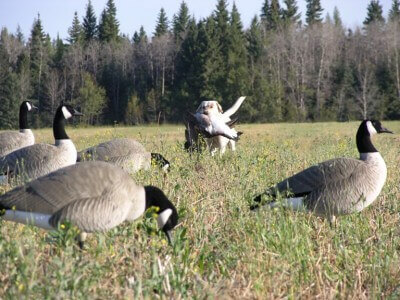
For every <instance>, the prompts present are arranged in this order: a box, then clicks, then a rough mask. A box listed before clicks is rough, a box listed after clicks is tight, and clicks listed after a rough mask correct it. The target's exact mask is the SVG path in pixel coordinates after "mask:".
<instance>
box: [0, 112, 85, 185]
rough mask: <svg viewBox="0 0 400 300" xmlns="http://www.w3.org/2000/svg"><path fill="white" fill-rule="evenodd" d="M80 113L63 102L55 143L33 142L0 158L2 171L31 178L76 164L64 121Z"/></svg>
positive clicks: (73, 147) (56, 124)
mask: <svg viewBox="0 0 400 300" xmlns="http://www.w3.org/2000/svg"><path fill="white" fill-rule="evenodd" d="M81 115H82V114H81V113H80V112H78V111H76V110H75V109H74V108H73V107H72V106H71V105H64V104H61V105H60V106H59V107H58V108H57V110H56V114H55V116H54V121H53V134H54V139H55V144H54V145H50V144H34V145H32V146H28V147H25V148H21V149H19V150H16V151H14V152H11V153H9V154H8V155H6V156H4V157H3V158H1V159H0V174H2V175H3V176H12V177H15V176H23V177H24V178H25V179H29V180H30V179H35V178H38V177H40V176H43V175H46V174H48V173H50V172H52V171H55V170H57V169H60V168H63V167H66V166H69V165H73V164H75V163H76V157H77V152H76V148H75V145H74V143H73V142H72V141H71V140H70V138H69V137H68V135H67V133H66V132H65V121H66V120H67V119H69V118H71V117H73V116H81ZM3 180H4V178H3Z"/></svg>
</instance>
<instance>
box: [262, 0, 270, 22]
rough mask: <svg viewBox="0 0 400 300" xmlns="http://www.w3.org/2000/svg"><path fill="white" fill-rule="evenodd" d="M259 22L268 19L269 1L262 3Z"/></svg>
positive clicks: (265, 0)
mask: <svg viewBox="0 0 400 300" xmlns="http://www.w3.org/2000/svg"><path fill="white" fill-rule="evenodd" d="M260 17H261V20H262V21H266V20H267V19H268V18H269V1H268V0H264V3H263V5H262V7H261V14H260Z"/></svg>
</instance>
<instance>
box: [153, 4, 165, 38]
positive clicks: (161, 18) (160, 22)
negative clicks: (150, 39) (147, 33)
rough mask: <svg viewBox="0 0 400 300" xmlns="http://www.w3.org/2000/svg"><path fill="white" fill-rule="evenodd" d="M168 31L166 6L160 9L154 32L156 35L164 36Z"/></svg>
mask: <svg viewBox="0 0 400 300" xmlns="http://www.w3.org/2000/svg"><path fill="white" fill-rule="evenodd" d="M167 32H168V18H167V14H166V13H165V10H164V8H161V9H160V13H159V14H158V19H157V25H156V29H155V32H154V36H157V37H159V36H162V35H164V34H166V33H167Z"/></svg>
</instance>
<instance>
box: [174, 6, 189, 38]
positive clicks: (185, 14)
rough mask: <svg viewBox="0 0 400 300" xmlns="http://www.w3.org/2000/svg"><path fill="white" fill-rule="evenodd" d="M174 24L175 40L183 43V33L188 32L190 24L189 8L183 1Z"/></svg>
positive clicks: (175, 16)
mask: <svg viewBox="0 0 400 300" xmlns="http://www.w3.org/2000/svg"><path fill="white" fill-rule="evenodd" d="M172 23H173V30H172V31H173V33H174V37H175V40H180V41H182V38H183V37H182V33H184V32H185V31H186V29H187V26H188V23H189V8H188V6H187V4H186V2H185V1H182V3H181V6H180V8H179V12H178V14H177V15H174V18H173V22H172Z"/></svg>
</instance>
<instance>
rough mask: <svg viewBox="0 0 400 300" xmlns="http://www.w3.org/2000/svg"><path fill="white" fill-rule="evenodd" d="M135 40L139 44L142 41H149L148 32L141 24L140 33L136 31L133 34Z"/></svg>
mask: <svg viewBox="0 0 400 300" xmlns="http://www.w3.org/2000/svg"><path fill="white" fill-rule="evenodd" d="M133 42H134V43H135V44H139V43H140V42H146V43H147V34H146V31H145V30H144V28H143V26H140V29H139V33H137V32H136V31H135V33H134V34H133Z"/></svg>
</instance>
